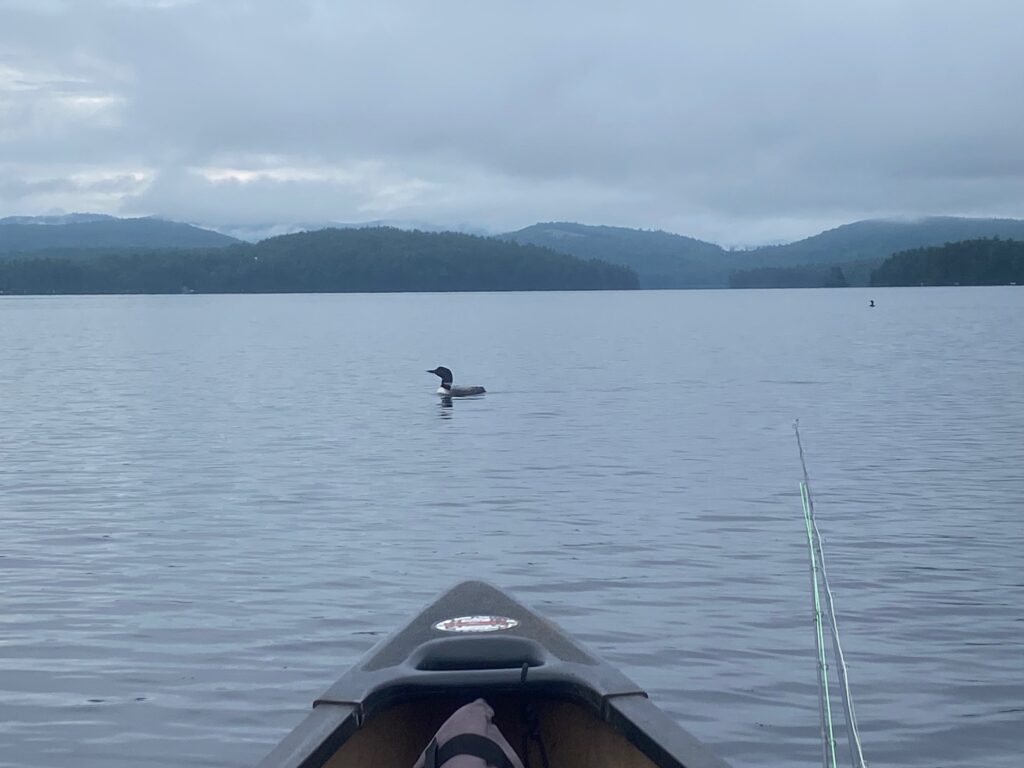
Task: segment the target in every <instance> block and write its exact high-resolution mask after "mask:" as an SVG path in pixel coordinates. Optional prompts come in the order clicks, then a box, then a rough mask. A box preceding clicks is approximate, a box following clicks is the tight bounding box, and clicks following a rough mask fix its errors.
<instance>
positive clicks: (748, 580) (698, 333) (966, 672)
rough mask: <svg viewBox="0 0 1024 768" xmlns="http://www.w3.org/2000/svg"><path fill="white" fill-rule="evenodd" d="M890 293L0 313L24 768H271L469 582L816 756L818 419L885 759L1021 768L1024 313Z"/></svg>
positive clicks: (832, 566) (19, 303)
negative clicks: (393, 642) (459, 388)
mask: <svg viewBox="0 0 1024 768" xmlns="http://www.w3.org/2000/svg"><path fill="white" fill-rule="evenodd" d="M875 291H876V293H875V298H876V299H878V302H877V305H878V306H877V307H876V308H874V309H871V310H868V308H867V306H866V304H867V302H866V300H865V298H866V297H865V296H864V293H863V292H860V291H856V290H846V291H843V290H838V291H830V290H822V291H742V292H730V291H709V292H701V291H679V292H672V291H666V292H646V293H592V294H586V293H577V294H497V295H487V294H464V295H437V296H434V295H404V296H388V295H377V296H326V295H324V296H195V295H193V296H188V297H103V298H89V297H82V298H63V297H61V298H38V299H18V300H7V299H2V300H0V348H2V349H4V353H5V364H4V366H2V367H0V393H2V397H0V517H2V521H3V542H2V547H0V578H2V580H3V601H4V606H3V608H4V610H3V613H2V616H0V622H2V624H0V766H29V765H32V766H35V765H46V766H51V767H52V768H63V767H64V766H76V768H101V767H102V768H109V767H111V766H114V767H115V768H116V767H118V766H125V768H127V766H136V767H141V768H157V767H158V766H180V765H186V764H187V765H209V766H214V765H216V766H244V765H248V764H252V763H253V762H255V761H256V760H257V759H258V758H259V757H261V756H262V755H263V754H264V753H265V752H266V751H267V750H268V749H269V747H270V746H271V745H272V744H273V743H275V742H276V741H277V740H278V739H279V738H280V737H281V736H282V735H283V734H284V733H285V732H287V730H288V729H289V728H290V727H291V726H293V725H294V724H295V723H296V722H298V721H299V720H300V719H301V718H302V717H303V716H304V715H305V713H306V712H307V711H308V707H309V705H310V702H311V701H312V700H313V699H314V698H315V697H316V696H317V695H319V694H320V693H322V692H323V690H324V689H325V688H326V687H327V686H328V685H329V684H330V683H331V682H333V681H334V679H336V678H337V677H338V676H339V675H340V674H341V672H342V671H343V670H344V669H345V667H346V666H347V665H348V664H350V663H351V662H352V661H353V660H354V659H356V658H357V657H358V656H359V655H360V654H361V653H362V652H364V651H365V650H366V649H367V648H369V646H370V645H372V644H373V643H374V642H375V641H376V640H377V639H379V637H380V636H381V635H382V634H384V633H387V632H389V631H391V630H392V629H394V628H395V627H396V626H397V625H398V624H400V623H401V622H403V621H404V620H405V619H407V618H408V617H409V615H410V614H411V613H412V612H414V611H416V610H418V609H419V608H420V607H421V605H422V604H423V603H424V602H426V601H427V600H429V599H431V598H432V597H433V596H434V595H435V594H436V593H437V592H438V591H440V590H441V589H444V588H446V587H448V586H450V585H451V584H452V583H454V582H455V581H458V580H461V579H465V578H485V579H488V580H491V581H494V582H496V583H498V584H500V585H501V586H503V587H505V588H507V589H509V590H510V591H512V592H513V593H514V594H516V595H517V596H518V597H519V598H520V599H522V600H524V601H525V602H527V603H529V604H531V605H533V606H534V607H536V608H537V609H538V610H539V611H541V612H542V613H544V614H546V615H548V616H550V617H552V618H553V619H555V620H556V621H558V622H559V623H560V624H562V625H563V626H564V627H565V628H566V629H567V630H569V631H570V632H572V633H573V634H574V635H576V636H577V637H578V638H579V639H581V640H582V641H583V642H585V643H587V644H589V645H590V646H592V647H593V648H594V649H595V650H596V651H597V652H599V653H601V654H602V655H604V656H605V657H607V658H608V659H609V661H611V662H612V663H613V664H616V665H618V666H620V667H621V668H622V669H623V670H624V671H625V672H626V673H627V674H629V675H630V676H631V677H633V678H635V679H636V680H637V682H639V683H640V684H641V685H643V686H645V687H646V688H647V689H648V690H649V691H650V692H651V694H652V697H653V698H654V700H655V701H656V702H657V703H658V704H659V705H661V706H662V707H664V708H665V709H666V710H667V711H668V712H669V713H670V714H672V715H673V716H674V717H676V718H678V719H679V721H680V722H681V723H683V724H684V725H685V726H686V727H687V728H689V729H691V730H692V731H693V732H694V733H695V734H696V735H698V736H699V737H700V738H702V739H704V740H705V741H707V742H709V744H710V745H711V746H712V748H713V749H714V750H715V751H716V752H718V753H719V754H721V755H722V756H723V757H726V758H727V759H729V760H730V761H732V762H733V763H734V764H736V765H737V766H775V765H787V766H789V765H792V766H813V765H816V764H818V763H819V762H820V747H819V741H818V713H817V706H818V703H817V692H816V684H815V667H814V639H813V636H812V634H811V623H810V616H809V613H808V602H809V596H808V594H807V563H806V551H805V548H806V540H805V538H804V536H805V534H804V531H803V520H802V514H801V508H800V500H799V497H798V494H797V483H798V482H799V479H800V474H799V461H798V458H797V455H796V448H795V445H794V441H793V437H792V427H791V424H792V420H793V419H794V418H796V417H800V420H801V421H800V423H801V432H802V433H803V436H804V441H805V447H806V449H807V453H808V463H809V469H810V472H811V479H812V482H813V484H814V489H815V492H816V510H817V512H818V517H819V524H820V525H821V527H822V533H823V535H824V537H825V540H826V541H825V543H826V547H827V550H828V554H829V574H830V577H831V579H832V581H833V586H834V587H835V593H836V600H837V610H838V613H839V622H840V625H841V627H842V630H843V646H844V650H845V652H846V654H847V659H848V662H849V665H850V675H851V684H852V686H853V691H854V697H855V700H856V704H857V712H858V716H859V720H860V723H861V728H862V731H863V737H864V748H865V753H866V756H867V759H868V760H869V762H872V763H875V764H878V765H881V764H892V765H901V766H933V765H937V764H957V765H984V766H987V767H988V768H1003V767H1008V766H1011V765H1013V766H1015V765H1016V763H1017V761H1018V759H1019V757H1018V756H1019V753H1020V751H1021V741H1020V739H1021V737H1020V733H1021V731H1020V727H1019V726H1020V716H1019V709H1020V702H1021V700H1022V699H1024V666H1022V665H1021V663H1020V661H1021V658H1024V635H1022V633H1021V632H1020V627H1021V626H1022V620H1024V615H1022V614H1024V608H1022V606H1024V600H1022V595H1021V587H1020V572H1021V569H1022V568H1024V554H1022V553H1024V526H1022V525H1021V519H1020V514H1021V499H1022V498H1024V479H1022V478H1024V476H1022V473H1021V472H1020V467H1021V466H1024V439H1022V436H1024V387H1021V385H1020V382H1021V379H1020V372H1021V370H1022V368H1024V346H1022V345H1020V344H1019V339H1018V338H1017V336H1018V335H1019V329H1020V328H1021V327H1024V301H1022V300H1021V298H1022V294H1021V293H1020V292H1019V289H1016V290H1015V289H1008V288H1007V289H999V288H996V289H967V288H963V289H955V290H953V289H951V290H924V289H922V290H898V289H893V290H886V291H879V289H875ZM883 294H884V301H883V300H882V298H883ZM442 310H443V312H444V313H445V314H446V316H449V317H457V318H458V317H466V318H473V322H472V323H469V322H465V323H462V322H456V323H453V324H452V326H451V328H450V329H448V330H447V331H446V333H445V336H444V338H443V339H439V338H437V336H436V334H434V333H432V329H433V327H434V325H433V318H435V317H437V316H438V314H439V313H440V312H441V311H442ZM350 327H359V328H360V329H361V330H360V333H358V334H348V335H346V334H339V333H337V329H338V328H350ZM452 350H457V351H458V358H459V359H455V358H456V356H455V355H453V354H452ZM437 359H447V360H450V361H451V363H452V364H453V365H455V366H456V368H457V369H459V370H461V369H462V368H471V369H472V370H473V371H475V372H477V373H478V374H479V375H480V377H481V380H485V381H488V382H493V383H494V385H495V388H496V389H497V388H500V391H501V397H492V396H487V397H484V398H479V399H473V400H472V401H469V402H464V403H458V404H457V405H456V404H455V403H454V402H452V401H450V400H449V401H448V402H446V401H445V400H443V399H442V400H441V402H440V404H439V405H435V404H434V403H432V402H431V400H430V398H432V397H434V395H433V392H432V391H425V390H424V382H423V373H422V371H423V369H424V368H425V367H426V365H429V364H431V363H432V361H433V360H437ZM353 361H357V363H358V367H359V368H360V370H363V371H366V372H367V375H368V376H372V379H373V381H375V382H377V383H378V385H377V387H376V388H375V389H374V390H373V392H372V393H371V395H369V396H368V395H366V394H365V393H363V392H361V396H360V397H359V398H358V399H357V398H351V397H346V390H345V387H346V385H347V384H348V379H349V377H348V370H347V369H348V368H349V367H350V366H351V365H352V364H353ZM469 361H471V365H470V364H469ZM524 370H528V371H545V372H547V374H548V375H549V377H550V380H549V381H546V382H545V383H544V386H543V396H542V397H538V395H537V388H536V386H535V385H533V384H532V383H530V382H527V381H523V377H522V371H524ZM624 394H628V397H623V395H624ZM435 408H436V409H437V410H436V411H435V410H434V409H435ZM456 410H458V417H457V418H451V417H452V416H453V415H454V414H455V411H456ZM437 414H440V415H441V416H442V417H443V418H446V419H448V420H447V421H446V423H445V425H444V428H438V424H437V421H436V419H437ZM54 724H59V727H54Z"/></svg>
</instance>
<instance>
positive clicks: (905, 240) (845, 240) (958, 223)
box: [747, 216, 1024, 268]
mask: <svg viewBox="0 0 1024 768" xmlns="http://www.w3.org/2000/svg"><path fill="white" fill-rule="evenodd" d="M985 237H1003V238H1013V239H1016V240H1024V221H1021V220H1019V219H970V218H960V217H954V216H932V217H929V218H923V219H914V220H908V221H900V220H883V219H873V220H867V221H856V222H854V223H852V224H844V225H843V226H841V227H836V228H835V229H830V230H828V231H826V232H822V233H820V234H817V235H814V236H813V237H808V238H805V239H803V240H798V241H796V242H794V243H788V244H787V245H771V246H764V247H761V248H755V249H753V250H751V251H748V252H747V253H748V255H749V257H750V263H749V265H748V266H749V267H750V268H753V267H755V266H771V267H790V266H797V265H803V264H845V263H850V262H857V261H870V260H877V261H878V262H879V263H881V261H882V260H883V259H885V258H888V257H889V256H892V255H893V254H894V253H898V252H900V251H905V250H908V249H911V248H924V247H927V246H932V245H942V244H943V243H952V242H957V241H960V240H973V239H977V238H985Z"/></svg>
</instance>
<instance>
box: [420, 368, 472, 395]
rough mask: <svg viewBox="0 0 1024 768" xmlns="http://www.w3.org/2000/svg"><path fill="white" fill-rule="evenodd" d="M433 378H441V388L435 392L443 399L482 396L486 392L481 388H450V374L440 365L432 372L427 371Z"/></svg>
mask: <svg viewBox="0 0 1024 768" xmlns="http://www.w3.org/2000/svg"><path fill="white" fill-rule="evenodd" d="M427 373H432V374H434V375H435V376H440V377H441V387H440V389H438V390H437V394H439V395H444V396H445V397H466V396H468V395H482V394H483V393H484V392H486V391H487V390H486V389H484V388H483V387H453V386H452V372H451V371H450V370H449V369H447V368H445V367H444V366H442V365H439V366H437V368H435V369H434V370H432V371H427Z"/></svg>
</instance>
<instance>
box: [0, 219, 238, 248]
mask: <svg viewBox="0 0 1024 768" xmlns="http://www.w3.org/2000/svg"><path fill="white" fill-rule="evenodd" d="M237 242H238V240H236V239H235V238H233V237H228V236H227V235H222V234H220V233H219V232H213V231H211V230H209V229H200V228H199V227H193V226H192V225H191V224H182V223H180V222H177V221H166V220H164V219H154V218H141V219H119V218H116V217H114V216H102V215H99V214H71V215H69V216H11V217H8V218H5V219H0V254H6V253H31V252H33V251H43V250H49V249H54V248H220V247H224V246H228V245H232V244H234V243H237Z"/></svg>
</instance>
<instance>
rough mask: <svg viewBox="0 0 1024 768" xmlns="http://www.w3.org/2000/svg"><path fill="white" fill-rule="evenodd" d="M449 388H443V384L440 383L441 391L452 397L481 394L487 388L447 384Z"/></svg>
mask: <svg viewBox="0 0 1024 768" xmlns="http://www.w3.org/2000/svg"><path fill="white" fill-rule="evenodd" d="M448 386H449V387H450V388H445V386H444V384H442V385H441V391H442V392H444V394H446V395H450V396H452V397H466V396H467V395H482V394H484V393H485V392H486V391H487V390H486V389H484V388H483V387H454V386H452V385H450V384H449V385H448Z"/></svg>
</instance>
